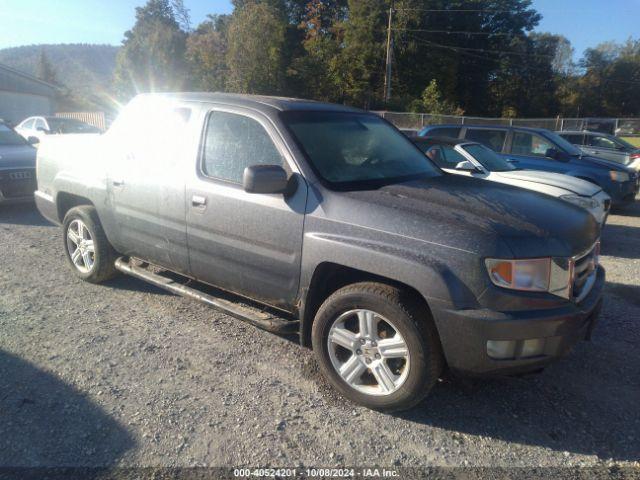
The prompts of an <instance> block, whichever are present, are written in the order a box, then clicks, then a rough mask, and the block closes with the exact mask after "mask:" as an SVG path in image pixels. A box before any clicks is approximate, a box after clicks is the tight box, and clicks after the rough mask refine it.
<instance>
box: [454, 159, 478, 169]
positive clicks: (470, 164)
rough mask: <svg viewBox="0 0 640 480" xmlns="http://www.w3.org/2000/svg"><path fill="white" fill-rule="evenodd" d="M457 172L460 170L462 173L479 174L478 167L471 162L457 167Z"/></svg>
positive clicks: (464, 162) (462, 163)
mask: <svg viewBox="0 0 640 480" xmlns="http://www.w3.org/2000/svg"><path fill="white" fill-rule="evenodd" d="M456 170H460V171H462V172H477V171H478V169H477V168H476V166H475V165H474V164H473V163H471V162H470V161H469V160H465V161H463V162H460V163H458V164H457V165H456Z"/></svg>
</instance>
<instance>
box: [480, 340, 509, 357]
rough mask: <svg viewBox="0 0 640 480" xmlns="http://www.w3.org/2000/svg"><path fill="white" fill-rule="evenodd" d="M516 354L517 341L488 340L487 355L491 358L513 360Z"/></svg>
mask: <svg viewBox="0 0 640 480" xmlns="http://www.w3.org/2000/svg"><path fill="white" fill-rule="evenodd" d="M515 352H516V341H515V340H488V341H487V355H489V356H490V357H491V358H498V359H505V358H513V357H514V356H515Z"/></svg>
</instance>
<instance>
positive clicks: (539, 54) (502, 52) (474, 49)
mask: <svg viewBox="0 0 640 480" xmlns="http://www.w3.org/2000/svg"><path fill="white" fill-rule="evenodd" d="M412 39H413V40H414V41H416V42H418V43H420V42H424V43H426V44H429V45H431V46H435V47H442V48H449V49H451V50H461V51H470V52H480V53H497V54H506V55H519V56H521V57H532V58H534V57H539V58H555V55H544V54H541V53H526V52H515V51H513V50H488V49H485V48H470V47H458V46H454V45H443V44H441V43H436V42H432V41H430V40H425V39H422V38H416V37H413V36H412Z"/></svg>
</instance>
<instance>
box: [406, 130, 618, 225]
mask: <svg viewBox="0 0 640 480" xmlns="http://www.w3.org/2000/svg"><path fill="white" fill-rule="evenodd" d="M413 141H414V143H415V144H416V145H417V146H418V148H420V150H422V151H423V152H424V153H425V155H426V156H427V157H428V158H429V159H430V160H431V161H433V162H434V163H435V164H436V165H438V166H439V167H440V168H441V169H442V170H444V171H445V172H447V173H453V174H455V175H465V176H470V177H475V178H482V179H484V180H489V181H492V182H499V183H505V184H507V185H513V186H516V187H520V188H526V189H529V190H535V191H536V192H540V193H544V194H546V195H551V196H553V197H556V198H560V199H562V200H565V201H567V202H570V203H573V204H574V205H578V206H580V207H582V208H585V209H586V210H588V211H589V212H590V213H591V214H592V215H593V216H594V217H595V219H596V220H597V221H598V223H599V224H600V225H602V226H604V224H605V222H606V220H607V216H608V214H609V210H610V208H611V197H609V195H607V193H605V192H604V191H603V190H602V188H600V187H599V186H598V185H596V184H594V183H591V182H588V181H586V180H581V179H579V178H575V177H571V176H569V175H564V174H561V173H552V172H542V171H539V170H521V169H518V168H516V167H515V166H514V165H513V164H511V163H510V162H509V161H507V160H505V159H504V158H503V157H501V156H500V155H498V154H497V153H495V152H494V151H493V150H491V149H489V148H487V147H485V146H484V145H481V144H479V143H476V142H470V141H468V140H463V139H454V138H438V137H424V138H422V137H419V138H414V139H413Z"/></svg>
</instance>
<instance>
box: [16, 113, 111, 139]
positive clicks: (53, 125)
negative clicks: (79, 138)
mask: <svg viewBox="0 0 640 480" xmlns="http://www.w3.org/2000/svg"><path fill="white" fill-rule="evenodd" d="M16 132H18V133H19V134H20V135H22V136H23V137H24V138H28V137H37V138H38V139H39V140H42V138H43V136H45V135H60V134H62V135H64V134H69V133H101V132H102V131H101V130H100V129H99V128H97V127H94V126H93V125H89V124H88V123H85V122H81V121H80V120H76V119H73V118H63V117H29V118H25V119H24V120H23V121H22V122H20V123H19V124H18V126H17V127H16Z"/></svg>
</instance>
